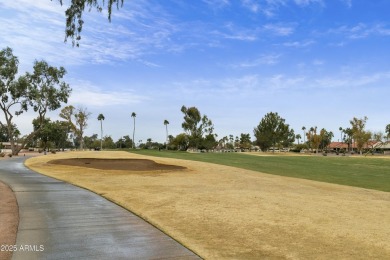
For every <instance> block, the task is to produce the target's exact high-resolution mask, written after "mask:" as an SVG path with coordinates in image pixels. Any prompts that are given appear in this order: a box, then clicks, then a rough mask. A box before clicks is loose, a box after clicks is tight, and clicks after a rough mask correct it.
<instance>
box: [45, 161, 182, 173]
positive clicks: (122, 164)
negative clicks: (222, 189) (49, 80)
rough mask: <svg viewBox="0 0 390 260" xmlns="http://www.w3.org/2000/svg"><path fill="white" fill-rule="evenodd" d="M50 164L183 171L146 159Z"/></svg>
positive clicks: (176, 167)
mask: <svg viewBox="0 0 390 260" xmlns="http://www.w3.org/2000/svg"><path fill="white" fill-rule="evenodd" d="M48 163H50V164H60V165H69V166H79V167H88V168H94V169H99V170H125V171H126V170H127V171H173V170H184V169H186V168H185V167H182V166H177V165H169V164H160V163H156V162H155V161H152V160H146V159H98V158H71V159H58V160H52V161H49V162H48Z"/></svg>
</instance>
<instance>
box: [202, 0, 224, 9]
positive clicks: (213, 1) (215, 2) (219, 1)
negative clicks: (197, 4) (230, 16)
mask: <svg viewBox="0 0 390 260" xmlns="http://www.w3.org/2000/svg"><path fill="white" fill-rule="evenodd" d="M202 1H203V2H204V3H206V4H207V5H209V6H210V7H212V8H215V9H218V8H222V7H225V6H227V5H230V1H229V0H202Z"/></svg>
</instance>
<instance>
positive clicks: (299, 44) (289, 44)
mask: <svg viewBox="0 0 390 260" xmlns="http://www.w3.org/2000/svg"><path fill="white" fill-rule="evenodd" d="M314 43H315V41H314V40H304V41H294V42H285V43H283V45H284V46H286V47H295V48H304V47H307V46H310V45H312V44H314Z"/></svg>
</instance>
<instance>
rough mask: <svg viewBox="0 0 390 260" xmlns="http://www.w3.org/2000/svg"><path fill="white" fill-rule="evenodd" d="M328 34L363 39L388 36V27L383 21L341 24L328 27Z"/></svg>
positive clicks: (389, 31)
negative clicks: (332, 27)
mask: <svg viewBox="0 0 390 260" xmlns="http://www.w3.org/2000/svg"><path fill="white" fill-rule="evenodd" d="M327 33H328V34H329V33H330V34H339V35H342V36H344V37H346V38H349V39H352V40H357V39H364V38H368V37H370V36H389V35H390V28H389V27H387V26H386V25H385V24H383V23H376V24H371V25H370V24H366V23H358V24H356V25H353V26H347V25H343V26H340V27H338V28H335V29H330V30H328V32H327Z"/></svg>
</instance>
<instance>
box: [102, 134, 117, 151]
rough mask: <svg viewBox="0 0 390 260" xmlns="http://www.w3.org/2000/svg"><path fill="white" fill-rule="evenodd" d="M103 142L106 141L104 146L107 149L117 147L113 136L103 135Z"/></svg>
mask: <svg viewBox="0 0 390 260" xmlns="http://www.w3.org/2000/svg"><path fill="white" fill-rule="evenodd" d="M103 143H104V147H105V148H106V149H115V148H116V145H115V143H114V140H112V138H111V136H105V137H103Z"/></svg>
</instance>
